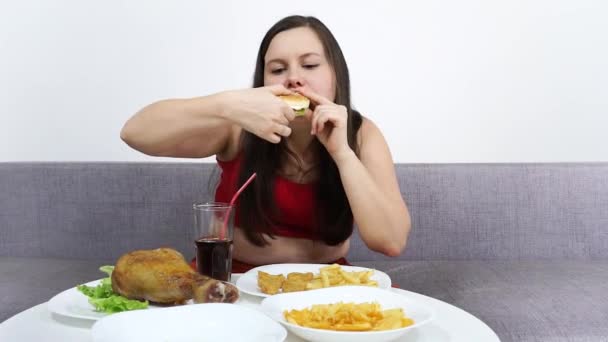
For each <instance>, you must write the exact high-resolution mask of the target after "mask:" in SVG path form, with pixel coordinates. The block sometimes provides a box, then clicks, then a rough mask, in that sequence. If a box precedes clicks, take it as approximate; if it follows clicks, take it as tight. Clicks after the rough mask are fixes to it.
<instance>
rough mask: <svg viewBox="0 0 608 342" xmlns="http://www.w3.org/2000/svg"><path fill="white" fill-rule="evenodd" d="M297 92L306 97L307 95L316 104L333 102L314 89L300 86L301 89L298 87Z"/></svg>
mask: <svg viewBox="0 0 608 342" xmlns="http://www.w3.org/2000/svg"><path fill="white" fill-rule="evenodd" d="M298 92H299V93H300V94H302V95H304V96H306V97H308V98H309V99H310V100H311V101H312V102H314V103H315V104H317V105H326V104H333V102H331V101H330V100H329V99H327V98H325V97H323V96H321V95H319V94H317V93H315V92H314V91H312V90H310V89H307V88H302V89H298Z"/></svg>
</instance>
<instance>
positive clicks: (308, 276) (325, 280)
mask: <svg viewBox="0 0 608 342" xmlns="http://www.w3.org/2000/svg"><path fill="white" fill-rule="evenodd" d="M373 274H374V270H367V271H358V272H347V271H344V270H343V269H342V267H340V265H338V264H333V265H329V266H325V267H321V269H319V274H317V275H315V274H313V273H312V272H307V273H298V272H292V273H288V274H287V277H285V276H284V275H283V274H276V275H274V274H269V273H266V272H263V271H258V287H259V288H260V290H261V291H262V292H263V293H265V294H270V295H273V294H277V293H279V292H283V293H286V292H295V291H306V290H314V289H320V288H324V287H333V286H344V285H364V286H378V282H376V281H375V280H371V276H372V275H373Z"/></svg>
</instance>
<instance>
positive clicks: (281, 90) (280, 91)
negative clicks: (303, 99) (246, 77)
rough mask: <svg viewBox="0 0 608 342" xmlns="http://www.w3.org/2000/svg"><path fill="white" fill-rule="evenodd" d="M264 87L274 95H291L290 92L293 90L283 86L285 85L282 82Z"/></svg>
mask: <svg viewBox="0 0 608 342" xmlns="http://www.w3.org/2000/svg"><path fill="white" fill-rule="evenodd" d="M265 88H266V89H268V90H270V92H271V93H273V94H274V95H291V94H293V91H291V90H289V89H287V88H285V86H284V85H282V84H275V85H271V86H267V87H265Z"/></svg>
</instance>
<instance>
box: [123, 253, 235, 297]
mask: <svg viewBox="0 0 608 342" xmlns="http://www.w3.org/2000/svg"><path fill="white" fill-rule="evenodd" d="M112 289H113V290H114V292H116V293H118V294H120V295H121V296H123V297H127V298H130V299H138V300H148V301H150V302H154V303H159V304H167V305H178V304H184V303H185V302H186V301H188V300H189V299H194V302H196V303H234V302H235V301H236V300H237V299H238V298H239V291H238V289H237V288H236V287H235V286H234V285H232V284H230V283H227V282H223V281H219V280H216V279H213V278H209V277H206V276H203V275H200V274H198V273H197V272H196V271H195V270H193V269H192V268H191V267H190V265H188V263H187V262H186V260H185V259H184V256H183V255H182V254H181V253H179V252H178V251H176V250H174V249H171V248H158V249H153V250H138V251H133V252H130V253H127V254H125V255H123V256H121V257H120V258H119V259H118V261H117V262H116V265H115V266H114V271H113V272H112Z"/></svg>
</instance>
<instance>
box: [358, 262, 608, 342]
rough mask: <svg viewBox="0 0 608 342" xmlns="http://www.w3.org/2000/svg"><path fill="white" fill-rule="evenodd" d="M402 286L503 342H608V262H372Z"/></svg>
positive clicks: (366, 264)
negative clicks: (474, 321)
mask: <svg viewBox="0 0 608 342" xmlns="http://www.w3.org/2000/svg"><path fill="white" fill-rule="evenodd" d="M357 265H359V266H366V267H375V268H377V269H379V270H382V271H384V272H386V273H387V274H389V275H390V277H391V279H392V280H393V282H394V283H396V284H398V285H399V287H400V288H402V289H405V290H409V291H413V292H417V293H421V294H424V295H427V296H430V297H434V298H437V299H439V300H442V301H445V302H447V303H450V304H453V305H455V306H457V307H459V308H461V309H463V310H465V311H467V312H469V313H471V314H473V315H474V316H476V317H478V318H479V319H481V320H482V321H484V322H485V323H486V324H487V325H488V326H489V327H490V328H492V330H494V332H496V334H497V335H498V336H499V338H500V339H501V341H503V342H510V341H513V342H533V341H534V342H541V341H542V342H547V341H549V342H566V341H567V342H596V341H597V342H599V341H608V323H607V322H608V296H607V295H606V294H607V293H608V281H607V279H608V261H605V260H604V261H583V260H578V261H572V260H571V261H565V260H529V261H504V260H497V261H370V262H358V263H357Z"/></svg>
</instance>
